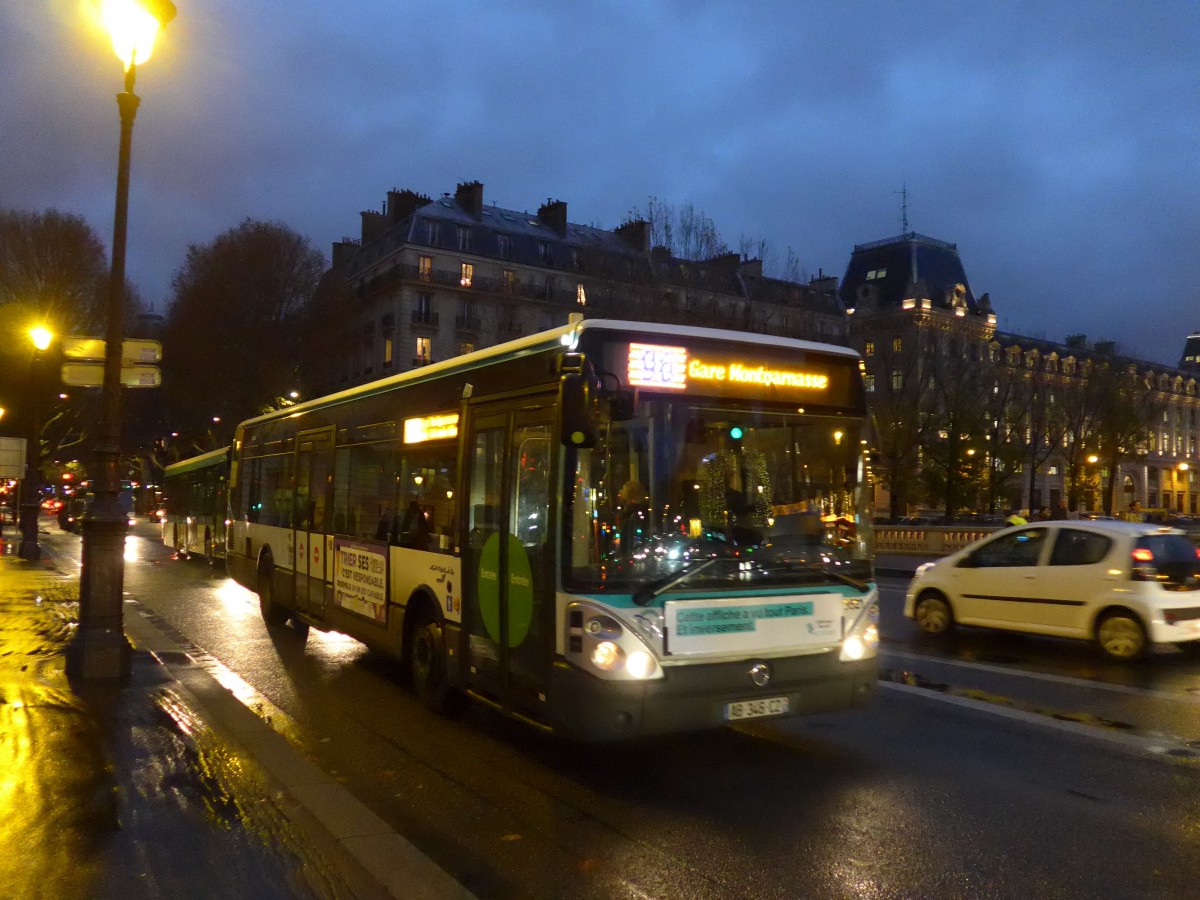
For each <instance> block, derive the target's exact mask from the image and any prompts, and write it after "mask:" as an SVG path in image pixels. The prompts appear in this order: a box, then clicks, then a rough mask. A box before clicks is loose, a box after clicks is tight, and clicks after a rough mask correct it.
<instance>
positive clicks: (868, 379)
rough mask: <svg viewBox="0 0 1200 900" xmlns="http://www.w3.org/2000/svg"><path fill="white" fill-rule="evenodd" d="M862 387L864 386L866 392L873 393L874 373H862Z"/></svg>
mask: <svg viewBox="0 0 1200 900" xmlns="http://www.w3.org/2000/svg"><path fill="white" fill-rule="evenodd" d="M863 387H864V388H866V391H867V393H868V394H873V393H875V376H874V375H864V376H863Z"/></svg>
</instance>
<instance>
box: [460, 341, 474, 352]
mask: <svg viewBox="0 0 1200 900" xmlns="http://www.w3.org/2000/svg"><path fill="white" fill-rule="evenodd" d="M458 352H459V353H474V352H475V342H474V341H459V343H458Z"/></svg>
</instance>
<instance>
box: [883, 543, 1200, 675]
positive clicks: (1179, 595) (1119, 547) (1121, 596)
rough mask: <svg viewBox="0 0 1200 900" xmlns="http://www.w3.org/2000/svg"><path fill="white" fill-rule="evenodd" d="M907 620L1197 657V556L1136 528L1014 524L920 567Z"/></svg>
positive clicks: (1116, 651)
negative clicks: (1170, 649)
mask: <svg viewBox="0 0 1200 900" xmlns="http://www.w3.org/2000/svg"><path fill="white" fill-rule="evenodd" d="M904 614H905V615H906V616H908V617H909V618H910V619H914V620H915V621H916V623H917V624H918V625H919V626H920V627H921V630H922V631H924V632H926V633H927V634H941V633H944V632H946V631H947V630H949V629H950V628H952V627H953V626H954V625H955V624H961V625H979V626H983V627H986V628H1004V629H1008V630H1011V631H1026V632H1030V633H1032V634H1045V635H1053V636H1056V637H1072V638H1084V639H1093V640H1095V641H1096V643H1097V644H1098V645H1099V647H1100V649H1101V650H1102V651H1103V652H1104V653H1105V654H1106V655H1107V656H1109V657H1112V658H1114V659H1120V660H1126V659H1135V658H1136V657H1138V656H1141V655H1142V654H1143V653H1144V652H1145V651H1146V649H1147V647H1148V645H1149V644H1151V643H1161V644H1172V643H1173V644H1176V645H1177V646H1178V647H1179V648H1180V649H1181V650H1187V651H1190V652H1197V651H1200V550H1198V549H1197V548H1196V546H1195V545H1194V544H1193V543H1192V541H1191V540H1190V539H1189V538H1188V536H1187V535H1186V534H1185V533H1184V532H1182V531H1179V530H1178V529H1175V528H1164V527H1160V526H1158V525H1149V524H1142V523H1139V522H1118V521H1103V520H1098V521H1084V520H1079V521H1076V520H1066V521H1048V522H1037V523H1033V524H1029V525H1017V526H1014V527H1012V528H1006V529H1004V530H1003V531H999V532H996V533H995V534H992V535H989V536H988V537H986V538H984V539H982V540H980V541H976V542H975V543H974V544H971V545H970V546H969V547H965V548H963V549H962V550H959V551H958V552H956V553H952V554H951V555H949V556H947V557H944V558H943V559H939V560H937V561H935V562H929V563H925V564H924V565H922V566H921V567H920V568H918V569H917V572H916V574H915V575H914V577H913V580H912V582H911V583H910V584H909V586H908V592H907V595H906V596H905V600H904Z"/></svg>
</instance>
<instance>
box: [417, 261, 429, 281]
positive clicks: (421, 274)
mask: <svg viewBox="0 0 1200 900" xmlns="http://www.w3.org/2000/svg"><path fill="white" fill-rule="evenodd" d="M417 277H418V278H420V279H421V280H422V281H429V280H430V279H431V278H433V257H432V256H421V257H418V258H417Z"/></svg>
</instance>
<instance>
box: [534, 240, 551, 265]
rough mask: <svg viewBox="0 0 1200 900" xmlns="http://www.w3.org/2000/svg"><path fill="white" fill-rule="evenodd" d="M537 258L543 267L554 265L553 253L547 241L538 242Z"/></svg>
mask: <svg viewBox="0 0 1200 900" xmlns="http://www.w3.org/2000/svg"><path fill="white" fill-rule="evenodd" d="M538 257H539V258H540V259H541V260H542V262H543V263H544V264H545V265H547V266H552V265H554V252H553V251H552V250H551V249H550V244H549V243H548V242H547V241H538Z"/></svg>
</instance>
